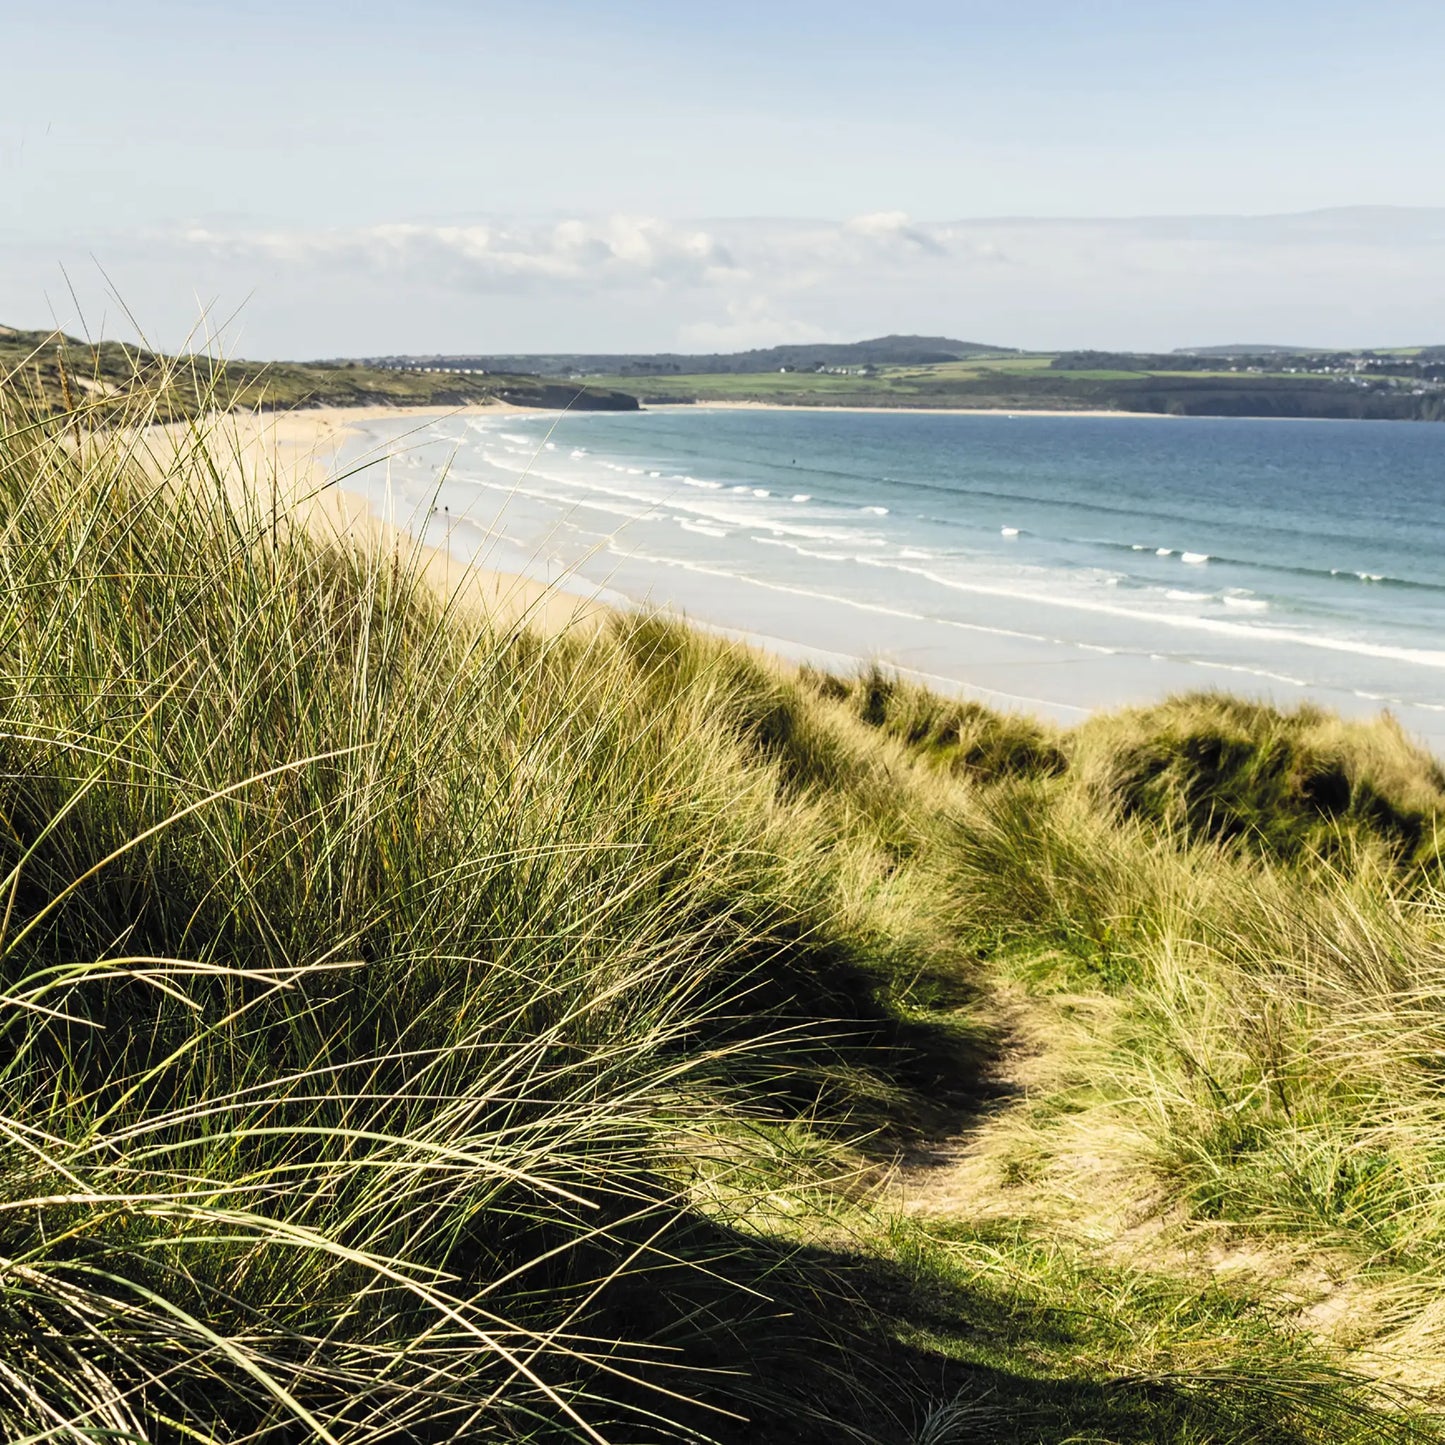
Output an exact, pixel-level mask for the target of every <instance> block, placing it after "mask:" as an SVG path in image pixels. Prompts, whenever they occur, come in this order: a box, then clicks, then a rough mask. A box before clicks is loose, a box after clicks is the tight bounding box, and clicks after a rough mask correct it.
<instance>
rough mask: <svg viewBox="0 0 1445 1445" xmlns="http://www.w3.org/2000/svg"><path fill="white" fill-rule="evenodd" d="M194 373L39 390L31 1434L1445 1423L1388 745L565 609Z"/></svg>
mask: <svg viewBox="0 0 1445 1445" xmlns="http://www.w3.org/2000/svg"><path fill="white" fill-rule="evenodd" d="M165 380H166V381H167V382H168V384H169V385H170V386H174V385H177V384H179V380H180V379H179V378H166V379H165ZM170 394H171V393H170V391H169V390H168V389H167V388H162V393H161V399H160V400H159V401H158V402H157V403H156V404H155V405H153V406H150V407H147V406H146V403H145V399H144V397H143V396H142V395H141V394H140V393H139V392H135V391H133V392H131V394H130V399H129V403H128V405H129V410H128V411H127V412H126V413H125V415H124V417H123V418H122V420H123V422H124V425H120V426H112V427H110V428H108V429H106V430H103V431H102V430H97V429H95V428H94V427H93V422H94V420H95V418H94V416H93V414H91V413H88V412H82V413H80V414H77V415H74V416H67V415H44V414H42V415H37V412H36V408H35V405H34V401H33V398H30V397H27V396H26V395H25V394H24V392H23V391H22V392H17V391H16V390H15V389H14V388H11V389H7V390H0V407H3V411H0V417H3V420H0V500H3V505H4V514H5V527H4V530H3V533H0V570H3V580H4V589H3V593H0V598H3V600H0V708H3V721H0V753H3V765H0V853H3V862H0V870H3V877H0V884H3V888H0V892H3V895H4V898H5V905H4V908H3V912H0V1028H3V1029H4V1032H5V1038H4V1045H5V1046H4V1049H3V1051H0V1079H3V1093H0V1285H3V1290H0V1437H3V1438H4V1439H5V1440H7V1441H16V1442H19V1441H33V1442H40V1441H47V1442H48V1441H57V1442H60V1441H66V1442H70V1441H75V1442H79V1441H87V1442H97V1441H101V1440H108V1441H126V1442H140V1441H144V1442H172V1441H176V1442H179V1441H206V1442H226V1445H242V1442H245V1445H253V1442H260V1445H271V1442H275V1445H291V1442H302V1441H308V1442H309V1441H334V1442H345V1445H382V1442H387V1445H395V1442H407V1445H410V1442H415V1445H434V1442H440V1441H443V1440H452V1439H487V1440H502V1441H535V1442H543V1441H546V1442H552V1441H564V1440H566V1441H592V1442H594V1445H595V1442H597V1441H599V1440H605V1441H615V1442H618V1445H622V1442H628V1445H640V1442H644V1441H656V1442H659V1445H660V1442H663V1441H669V1442H670V1441H679V1440H682V1441H695V1442H702V1441H718V1442H736V1445H749V1442H777V1445H784V1442H787V1445H792V1442H800V1441H801V1442H815V1445H834V1442H838V1441H849V1442H863V1445H867V1442H874V1445H944V1442H959V1445H962V1442H975V1441H977V1442H985V1445H1041V1442H1053V1445H1080V1442H1093V1445H1106V1442H1114V1445H1161V1442H1162V1445H1247V1442H1264V1441H1268V1442H1271V1445H1274V1442H1280V1445H1367V1442H1371V1445H1373V1442H1380V1441H1399V1442H1406V1441H1410V1442H1427V1441H1439V1440H1442V1439H1445V1432H1442V1428H1441V1424H1442V1421H1441V1417H1440V1413H1439V1412H1440V1410H1441V1408H1442V1406H1445V1336H1442V1333H1441V1331H1440V1328H1439V1319H1440V1301H1441V1299H1442V1297H1445V1188H1442V1180H1445V1091H1442V1088H1441V1083H1440V1060H1441V1058H1442V1057H1445V1007H1442V1004H1441V998H1442V990H1441V983H1442V980H1445V893H1442V886H1441V885H1442V877H1445V870H1442V847H1445V828H1442V810H1445V774H1442V771H1441V768H1440V765H1439V763H1438V762H1437V761H1435V760H1434V759H1432V758H1431V757H1429V756H1428V755H1427V754H1425V753H1424V752H1422V751H1421V750H1420V749H1419V748H1417V747H1415V746H1414V745H1413V744H1412V743H1411V742H1410V741H1409V740H1408V739H1407V738H1405V737H1404V736H1402V734H1401V733H1400V731H1399V730H1398V728H1396V727H1395V726H1394V725H1393V724H1392V723H1391V722H1390V721H1389V720H1388V719H1382V720H1380V721H1378V722H1375V723H1371V724H1361V723H1345V722H1342V721H1341V720H1339V719H1338V718H1335V717H1332V716H1330V715H1328V714H1325V713H1322V712H1319V711H1316V710H1313V709H1310V708H1301V709H1299V710H1297V711H1295V712H1292V713H1279V712H1276V711H1274V710H1272V709H1270V708H1268V707H1264V706H1260V705H1256V704H1251V703H1245V702H1241V701H1236V700H1232V699H1229V698H1227V697H1224V696H1220V695H1195V696H1188V697H1181V698H1175V699H1172V700H1170V701H1168V702H1164V703H1161V704H1160V705H1158V706H1156V707H1152V708H1147V709H1143V710H1136V711H1131V712H1122V713H1118V714H1113V715H1104V716H1098V717H1095V718H1092V719H1091V720H1090V721H1088V722H1087V723H1085V724H1084V725H1082V726H1081V727H1079V728H1076V729H1074V730H1071V731H1059V730H1055V729H1053V728H1050V727H1047V726H1044V725H1042V724H1039V723H1036V722H1034V721H1032V720H1030V719H1027V718H1024V717H1016V716H1007V715H1003V714H999V713H995V712H992V711H990V710H988V709H986V708H983V707H980V706H978V705H976V704H972V703H965V702H959V701H957V700H953V699H948V698H944V697H941V696H938V695H936V694H933V693H930V692H927V691H925V690H923V689H921V688H919V687H916V686H913V685H909V684H904V683H902V682H900V681H898V680H897V679H895V678H892V677H890V676H888V675H886V674H884V673H881V672H877V671H871V672H866V671H865V672H862V673H860V674H858V675H856V676H848V677H835V676H829V675H825V674H822V673H818V672H815V671H810V670H807V669H804V670H798V669H795V668H790V667H785V666H783V665H781V664H775V663H773V662H770V661H769V660H767V659H765V658H762V657H760V656H758V655H756V654H754V653H752V652H749V651H747V650H745V649H743V648H741V647H738V646H736V645H734V644H731V643H726V642H722V641H719V640H716V639H710V638H707V637H704V636H702V635H700V634H697V633H693V632H690V631H689V630H687V629H686V628H685V627H683V626H682V625H681V624H679V623H677V622H674V621H669V620H666V619H662V618H654V617H648V616H644V615H638V616H629V617H622V616H617V617H612V618H604V619H601V620H600V621H598V622H596V623H595V624H589V625H579V626H578V627H577V628H574V629H572V630H571V631H567V632H563V633H561V634H558V633H556V632H551V633H543V632H541V631H539V630H536V629H534V628H532V627H531V626H529V625H527V624H526V622H525V620H524V621H523V622H521V623H518V622H515V621H511V620H505V619H501V618H494V617H488V616H486V615H479V614H477V613H475V612H472V611H469V610H466V609H465V608H463V607H461V606H459V605H456V604H453V603H451V602H448V601H447V600H446V599H444V598H443V597H442V596H440V595H438V594H437V593H435V592H433V591H432V590H430V588H429V587H428V585H427V584H426V583H425V582H424V580H423V579H422V577H421V575H420V574H419V572H418V570H417V565H416V561H415V559H414V558H413V557H411V556H410V555H409V554H408V553H407V552H406V551H405V550H400V551H395V552H389V551H382V552H377V551H370V550H367V549H365V548H359V547H357V546H355V545H352V544H349V543H348V544H336V543H330V544H327V543H322V542H319V541H317V540H314V539H313V537H312V535H311V534H310V533H309V532H308V531H307V529H306V528H305V527H303V526H301V525H300V524H299V523H294V522H293V520H292V519H291V518H290V516H288V515H287V514H286V513H284V512H282V513H280V514H279V515H278V513H277V511H276V510H275V509H274V508H273V506H272V505H271V503H270V500H269V494H268V490H267V487H266V485H265V482H266V479H265V477H263V476H262V477H252V478H251V485H250V486H249V487H246V486H243V487H241V488H240V489H239V490H237V489H235V488H227V487H226V486H225V485H224V482H225V478H226V475H227V472H228V462H227V458H228V456H229V455H230V453H231V449H232V444H231V441H230V439H229V436H228V433H227V431H226V430H225V427H224V423H215V422H210V423H207V424H206V426H205V427H202V428H197V429H193V430H191V431H189V432H188V433H186V434H184V435H183V436H182V437H181V440H180V444H179V447H178V448H177V447H176V446H175V445H174V444H173V443H172V442H171V441H169V440H168V438H169V437H173V436H174V435H175V432H174V430H171V431H168V432H165V433H162V432H159V431H157V430H156V429H155V428H154V427H152V426H150V425H149V424H150V423H152V422H154V421H156V420H157V419H159V418H160V417H163V416H165V415H167V414H168V412H169V405H170V403H169V400H168V398H169V396H170ZM200 400H201V402H202V403H204V404H203V405H200V406H198V407H197V413H198V414H201V415H211V414H212V413H213V412H214V411H215V409H216V408H215V406H214V405H213V404H211V403H212V402H213V401H214V398H207V397H202V398H200ZM112 419H114V418H112ZM217 428H219V429H217ZM158 483H164V485H158Z"/></svg>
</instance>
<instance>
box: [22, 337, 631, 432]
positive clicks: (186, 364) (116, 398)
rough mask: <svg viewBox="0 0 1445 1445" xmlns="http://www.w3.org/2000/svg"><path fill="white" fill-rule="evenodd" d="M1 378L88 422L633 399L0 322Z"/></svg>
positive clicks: (577, 387)
mask: <svg viewBox="0 0 1445 1445" xmlns="http://www.w3.org/2000/svg"><path fill="white" fill-rule="evenodd" d="M0 384H3V385H4V386H5V387H6V388H7V389H8V390H10V391H12V392H16V393H19V394H22V395H25V396H26V397H28V399H29V404H30V406H31V408H32V409H33V410H37V411H41V412H48V413H51V414H52V415H59V414H62V413H68V412H70V411H73V410H81V411H83V412H84V413H85V414H86V415H87V416H88V417H90V418H91V419H92V420H94V421H109V420H111V419H113V418H117V417H124V416H125V415H126V413H127V411H128V410H129V409H130V408H131V407H132V406H139V407H142V408H149V409H152V410H154V411H155V412H157V414H159V415H160V416H162V417H163V418H165V419H166V420H168V421H175V420H183V419H185V418H189V417H195V416H197V415H199V414H200V412H201V409H202V408H204V407H216V408H220V409H223V410H231V409H235V408H243V409H247V410H265V411H289V410H293V409H295V408H298V407H311V406H436V407H450V406H467V405H473V406H475V405H485V404H487V403H489V402H494V401H505V402H511V403H513V404H514V405H517V406H538V407H556V408H564V407H571V408H572V409H574V410H579V411H599V410H600V411H618V410H621V411H629V410H635V409H636V407H637V402H636V399H635V398H634V397H632V396H630V395H627V394H625V393H622V392H617V391H611V390H608V389H607V388H605V387H599V386H594V385H591V384H577V383H573V382H562V381H556V380H547V379H543V378H541V377H537V376H510V375H500V374H492V375H487V376H480V375H475V374H469V373H439V372H425V371H410V370H393V369H389V368H385V367H379V366H364V365H358V364H357V363H355V362H342V363H337V364H334V365H333V364H314V365H313V364H302V363H298V362H288V361H282V362H270V363H260V362H244V361H234V362H227V363H226V364H224V365H222V364H220V363H219V362H218V361H217V360H216V359H215V357H213V356H212V355H210V354H208V353H204V352H203V353H198V354H194V355H191V356H188V357H186V358H184V359H177V358H175V357H169V356H165V355H163V354H161V353H159V352H156V351H151V350H148V349H147V348H145V347H141V346H129V345H126V344H124V343H122V342H118V341H102V342H98V343H95V344H91V343H89V342H84V341H78V340H76V339H75V338H74V337H72V336H66V335H64V334H63V333H61V332H58V331H18V330H16V329H14V328H13V327H9V326H0Z"/></svg>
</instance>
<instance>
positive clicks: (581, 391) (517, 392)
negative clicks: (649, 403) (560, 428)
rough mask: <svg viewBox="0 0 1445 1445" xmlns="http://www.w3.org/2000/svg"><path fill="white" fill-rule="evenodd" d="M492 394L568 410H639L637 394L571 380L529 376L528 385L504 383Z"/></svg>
mask: <svg viewBox="0 0 1445 1445" xmlns="http://www.w3.org/2000/svg"><path fill="white" fill-rule="evenodd" d="M493 395H494V396H496V398H497V399H498V400H499V401H509V402H511V403H512V405H513V406H536V407H545V408H549V409H553V408H555V409H557V410H567V411H637V410H638V409H639V403H638V400H637V398H636V397H635V396H632V395H630V394H629V393H627V392H625V391H612V390H611V389H609V388H607V387H602V386H575V385H572V384H570V383H568V382H550V381H538V380H533V379H532V378H530V377H529V378H527V383H526V385H517V384H503V385H501V386H498V387H497V388H496V389H495V391H494V392H493Z"/></svg>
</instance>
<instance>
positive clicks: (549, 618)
mask: <svg viewBox="0 0 1445 1445" xmlns="http://www.w3.org/2000/svg"><path fill="white" fill-rule="evenodd" d="M526 410H527V408H525V407H516V406H512V405H511V404H509V403H507V402H494V403H491V404H489V405H487V406H473V407H446V408H437V407H387V406H381V407H313V408H307V409H305V410H298V411H287V412H244V413H231V414H227V415H223V416H218V417H215V418H212V419H211V420H210V422H209V423H208V427H209V433H210V436H211V438H212V446H213V449H214V454H215V455H216V457H218V458H224V459H225V460H226V462H227V464H228V475H227V478H226V480H227V482H228V484H229V485H230V486H232V487H233V488H235V489H237V490H241V489H246V490H248V491H250V492H251V494H252V495H259V496H260V497H261V498H262V499H263V501H264V504H266V505H270V503H271V501H272V499H273V498H274V499H275V501H276V503H277V505H278V506H279V507H280V509H281V510H282V511H283V513H284V514H286V515H288V516H290V517H292V518H294V519H296V520H297V521H299V522H301V523H302V524H303V525H305V526H307V527H308V528H310V529H311V530H312V531H313V533H314V534H315V535H316V536H318V537H320V538H323V539H325V540H327V541H345V542H348V543H351V544H359V545H361V546H363V547H372V548H376V549H377V550H379V551H384V552H387V553H392V552H396V553H399V554H401V555H403V556H405V557H406V558H407V559H408V561H410V562H412V563H413V564H414V565H416V566H417V567H418V568H419V569H420V571H421V572H422V574H423V575H424V576H425V577H426V578H427V579H428V580H429V581H430V582H431V584H432V585H433V586H435V587H436V588H437V590H438V591H439V593H440V594H441V595H442V596H444V597H446V598H448V599H449V601H450V603H451V604H452V605H453V606H454V607H460V608H462V609H464V610H469V611H472V612H476V613H483V612H484V613H486V614H487V615H488V616H489V617H492V618H493V619H496V620H499V621H502V622H503V623H506V624H512V623H515V622H519V621H522V620H524V619H525V620H526V621H527V622H528V623H530V624H532V625H535V626H538V627H541V628H542V629H544V630H545V631H548V632H559V631H562V630H565V629H570V628H574V627H578V626H590V625H594V624H595V622H596V620H597V619H598V618H599V617H600V616H601V615H602V609H601V608H600V607H599V606H598V605H597V604H596V603H593V602H591V601H589V600H588V599H586V598H585V597H578V596H575V595H572V594H569V593H566V592H562V591H559V590H558V589H556V588H553V587H548V586H547V585H546V584H544V583H542V582H539V581H537V580H535V579H533V578H530V577H525V576H522V575H520V574H517V573H510V572H504V571H498V570H496V569H493V568H488V567H483V566H477V565H473V564H468V563H466V562H463V561H459V560H458V559H457V558H455V557H453V556H452V555H450V554H449V553H448V552H447V551H446V550H445V549H443V548H438V547H433V546H428V545H426V544H425V543H423V542H420V541H418V540H417V539H416V538H415V537H413V536H412V535H411V534H410V533H409V532H407V531H406V530H405V529H403V528H400V527H397V526H396V525H394V524H393V523H392V522H390V521H388V520H387V519H386V518H384V517H381V516H379V515H378V514H377V513H376V512H375V511H374V510H373V508H372V507H371V506H370V504H369V503H368V501H367V499H366V497H364V496H363V495H361V494H360V493H359V492H358V491H354V490H351V489H349V488H348V487H347V485H346V482H347V479H348V477H349V476H353V475H355V473H356V471H357V470H358V469H359V468H360V467H362V466H364V465H366V463H367V462H368V461H369V460H371V459H370V458H367V457H362V458H361V459H360V460H359V461H353V462H350V463H348V464H347V466H346V467H345V468H344V469H343V468H342V464H341V460H340V458H341V451H342V447H343V445H344V444H345V443H346V442H347V441H348V440H349V439H350V438H351V437H352V436H353V435H354V434H355V428H356V427H357V426H358V425H359V424H361V423H363V422H367V421H377V420H385V421H388V422H394V421H406V420H407V419H411V418H414V419H415V421H416V424H417V425H418V426H421V425H423V424H424V423H427V422H433V421H436V420H438V419H441V418H445V417H453V416H467V415H487V416H494V417H495V416H503V415H507V414H509V413H514V412H525V411H526ZM164 430H166V431H167V432H169V433H170V435H171V437H172V439H173V440H174V441H175V442H176V443H177V444H181V443H182V442H183V439H184V437H185V435H186V430H185V429H183V428H166V429H164Z"/></svg>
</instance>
